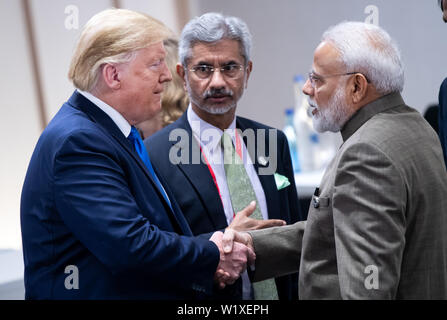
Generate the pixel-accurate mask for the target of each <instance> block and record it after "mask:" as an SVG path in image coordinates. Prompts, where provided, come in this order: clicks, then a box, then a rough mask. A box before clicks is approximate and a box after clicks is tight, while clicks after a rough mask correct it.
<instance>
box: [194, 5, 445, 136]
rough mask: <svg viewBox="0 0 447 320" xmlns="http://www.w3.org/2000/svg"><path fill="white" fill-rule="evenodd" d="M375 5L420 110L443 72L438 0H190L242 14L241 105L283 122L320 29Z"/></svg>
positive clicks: (201, 8)
mask: <svg viewBox="0 0 447 320" xmlns="http://www.w3.org/2000/svg"><path fill="white" fill-rule="evenodd" d="M369 5H375V6H377V8H378V9H379V24H380V26H382V27H383V28H385V30H387V31H388V32H389V33H390V35H391V37H393V38H394V39H395V40H396V41H397V43H398V45H399V46H400V48H401V51H402V55H403V59H404V62H405V65H406V75H405V81H406V84H405V89H404V91H403V97H404V99H405V100H406V102H407V104H409V105H411V106H413V107H414V108H416V109H418V110H419V111H421V112H422V111H423V110H425V108H426V107H427V105H428V104H429V103H432V102H436V101H437V96H438V90H439V86H440V84H441V82H442V79H443V78H444V77H446V76H447V67H446V65H445V56H446V54H447V41H446V39H447V25H445V24H444V23H443V22H442V19H441V10H440V8H439V7H438V5H437V1H436V0H423V1H422V0H406V1H401V0H336V1H328V0H256V1H254V0H243V1H241V0H226V1H219V0H195V1H192V3H191V13H192V14H193V15H200V14H202V13H205V12H209V11H217V12H221V13H224V14H228V15H234V16H238V17H240V18H242V19H243V20H245V22H246V23H247V24H248V27H249V28H250V30H251V32H252V34H253V44H254V45H253V54H252V55H253V57H252V58H253V64H254V65H253V72H252V75H251V79H250V80H249V85H248V90H247V91H246V93H245V95H244V97H243V98H242V100H241V102H240V104H239V107H238V110H239V111H238V112H239V114H240V115H243V116H247V117H251V118H253V119H256V120H258V121H260V122H264V123H266V124H269V125H272V126H274V127H280V128H281V127H282V126H283V119H284V117H283V114H284V110H285V109H286V108H288V107H290V106H292V105H293V89H292V80H293V76H294V74H296V73H302V74H307V72H308V71H309V68H310V66H311V64H312V56H313V51H314V49H315V47H316V46H317V45H318V43H319V40H320V38H321V35H322V33H323V32H324V31H325V30H326V29H327V28H328V27H329V26H331V25H334V24H336V23H338V22H341V21H343V20H357V21H365V18H367V16H368V15H369V14H365V12H364V11H365V8H366V7H367V6H369Z"/></svg>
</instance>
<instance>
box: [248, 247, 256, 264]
mask: <svg viewBox="0 0 447 320" xmlns="http://www.w3.org/2000/svg"><path fill="white" fill-rule="evenodd" d="M247 248H248V255H247V260H248V263H247V265H254V263H255V260H256V254H255V252H254V251H253V250H252V249H251V248H250V247H247Z"/></svg>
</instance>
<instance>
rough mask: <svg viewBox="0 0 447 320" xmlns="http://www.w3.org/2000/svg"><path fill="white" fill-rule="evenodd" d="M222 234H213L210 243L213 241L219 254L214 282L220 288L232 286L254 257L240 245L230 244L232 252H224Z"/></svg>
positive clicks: (252, 253)
mask: <svg viewBox="0 0 447 320" xmlns="http://www.w3.org/2000/svg"><path fill="white" fill-rule="evenodd" d="M222 237H223V233H222V232H220V231H217V232H215V233H214V234H213V235H212V236H211V238H210V241H213V242H214V243H215V244H216V245H217V247H218V248H219V252H220V260H219V265H218V266H217V270H216V274H215V277H214V278H215V281H216V282H218V283H219V286H220V288H224V287H225V285H227V284H233V283H234V282H235V281H236V280H237V279H238V278H239V277H240V275H241V274H242V273H243V272H244V271H245V269H246V267H247V264H253V263H254V261H255V259H256V255H255V254H254V252H253V250H252V249H251V248H249V247H247V246H245V245H243V244H241V243H232V250H230V251H228V252H227V253H225V252H224V250H223V246H222Z"/></svg>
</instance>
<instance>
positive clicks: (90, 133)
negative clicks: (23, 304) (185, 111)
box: [21, 92, 219, 299]
mask: <svg viewBox="0 0 447 320" xmlns="http://www.w3.org/2000/svg"><path fill="white" fill-rule="evenodd" d="M160 180H161V181H162V183H163V185H164V186H165V188H166V192H167V193H168V195H169V197H170V199H171V201H172V206H173V210H171V209H170V207H169V205H168V204H167V203H166V201H165V200H164V198H163V196H162V195H161V194H160V192H159V190H158V189H157V188H156V187H155V184H154V182H153V181H152V179H151V177H150V175H149V173H148V171H147V169H146V167H145V165H144V164H143V162H142V161H141V160H140V158H139V156H138V155H137V154H136V152H135V151H134V150H133V148H132V146H131V144H130V142H129V141H128V140H127V139H126V138H125V137H124V135H123V134H122V132H121V131H120V130H119V128H118V127H117V126H116V125H115V123H114V122H113V121H112V119H110V117H108V116H107V115H106V114H105V113H104V112H103V111H102V110H101V109H99V108H98V107H97V106H95V105H94V104H93V103H91V102H90V101H89V100H88V99H86V98H85V97H83V96H82V95H81V94H79V93H77V92H75V93H74V94H73V95H72V96H71V98H70V99H69V100H68V102H66V103H65V104H64V105H63V106H62V108H61V109H60V110H59V112H58V113H57V114H56V116H55V117H54V119H53V120H52V121H51V122H50V124H49V125H48V126H47V128H46V129H45V130H44V132H43V133H42V135H41V137H40V139H39V141H38V143H37V145H36V148H35V150H34V153H33V156H32V158H31V162H30V164H29V168H28V172H27V175H26V178H25V183H24V186H23V191H22V200H21V223H22V239H23V252H24V260H25V289H26V298H27V299H126V298H130V299H145V298H148V299H185V298H188V299H191V298H194V297H196V296H201V295H203V294H206V293H209V292H211V290H212V287H213V275H214V272H215V270H216V268H217V264H218V262H219V251H218V249H217V247H216V246H215V244H214V243H212V242H210V241H206V240H203V239H198V238H195V237H191V235H192V233H191V230H190V228H189V227H188V224H187V222H186V220H185V219H184V217H183V215H182V213H181V211H180V209H179V207H178V205H177V203H176V201H175V196H174V194H172V193H171V192H170V190H169V187H168V186H167V184H166V183H165V182H164V181H163V178H162V177H160ZM70 265H74V266H76V267H77V268H78V271H79V289H71V290H68V289H66V287H65V283H64V282H65V280H66V278H67V277H68V276H69V274H66V273H65V268H66V267H67V266H70Z"/></svg>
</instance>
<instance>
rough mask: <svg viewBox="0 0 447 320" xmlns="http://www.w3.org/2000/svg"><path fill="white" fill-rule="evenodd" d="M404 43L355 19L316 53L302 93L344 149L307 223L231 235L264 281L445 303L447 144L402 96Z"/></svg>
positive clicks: (331, 295) (317, 293) (306, 293)
mask: <svg viewBox="0 0 447 320" xmlns="http://www.w3.org/2000/svg"><path fill="white" fill-rule="evenodd" d="M403 84H404V72H403V67H402V62H401V57H400V53H399V50H398V48H397V46H396V45H395V44H394V42H393V40H392V39H391V38H390V36H389V35H388V34H387V33H386V32H385V31H384V30H383V29H381V28H379V27H377V26H374V25H369V24H365V23H359V22H344V23H341V24H339V25H336V26H335V27H332V28H330V29H329V30H328V31H326V32H325V33H324V35H323V38H322V42H321V43H320V45H319V46H318V47H317V49H316V50H315V53H314V61H313V65H312V71H311V72H310V73H309V79H308V81H307V82H306V84H305V86H304V88H303V92H304V93H305V94H306V95H308V96H309V103H310V105H311V107H312V115H313V123H314V126H315V129H316V130H318V131H320V132H324V131H333V132H337V131H340V133H341V135H342V138H343V144H342V146H341V147H340V149H339V151H338V153H337V154H336V156H335V158H334V159H333V161H332V162H331V163H330V164H329V166H328V168H327V170H326V172H325V174H324V176H323V179H322V182H321V184H320V187H319V188H317V189H316V191H315V194H314V196H313V198H312V202H311V205H310V209H309V213H308V219H307V221H301V222H297V223H295V224H294V225H291V226H284V227H275V228H270V229H265V230H259V231H249V232H236V231H234V230H231V229H229V230H227V231H226V233H225V235H224V237H223V242H224V251H227V252H229V251H231V246H232V243H233V241H238V242H242V243H245V244H247V245H248V246H251V247H252V248H253V249H254V250H255V253H256V265H255V271H254V273H253V274H252V278H253V280H254V281H258V280H262V279H265V278H269V277H272V276H278V275H284V274H288V273H290V272H294V271H296V270H299V296H300V298H301V299H446V298H447V264H446V263H447V262H446V259H445V257H446V252H447V251H446V249H447V197H446V195H447V173H446V170H445V168H444V165H443V155H442V150H441V146H440V143H439V140H438V138H437V136H436V134H435V132H434V131H433V130H432V129H431V128H430V126H429V124H428V123H427V122H426V121H425V120H424V119H423V118H422V116H421V115H420V114H419V112H417V111H416V110H414V109H412V108H410V107H408V106H407V105H405V103H404V101H403V99H402V97H401V95H400V92H401V91H402V89H403Z"/></svg>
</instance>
